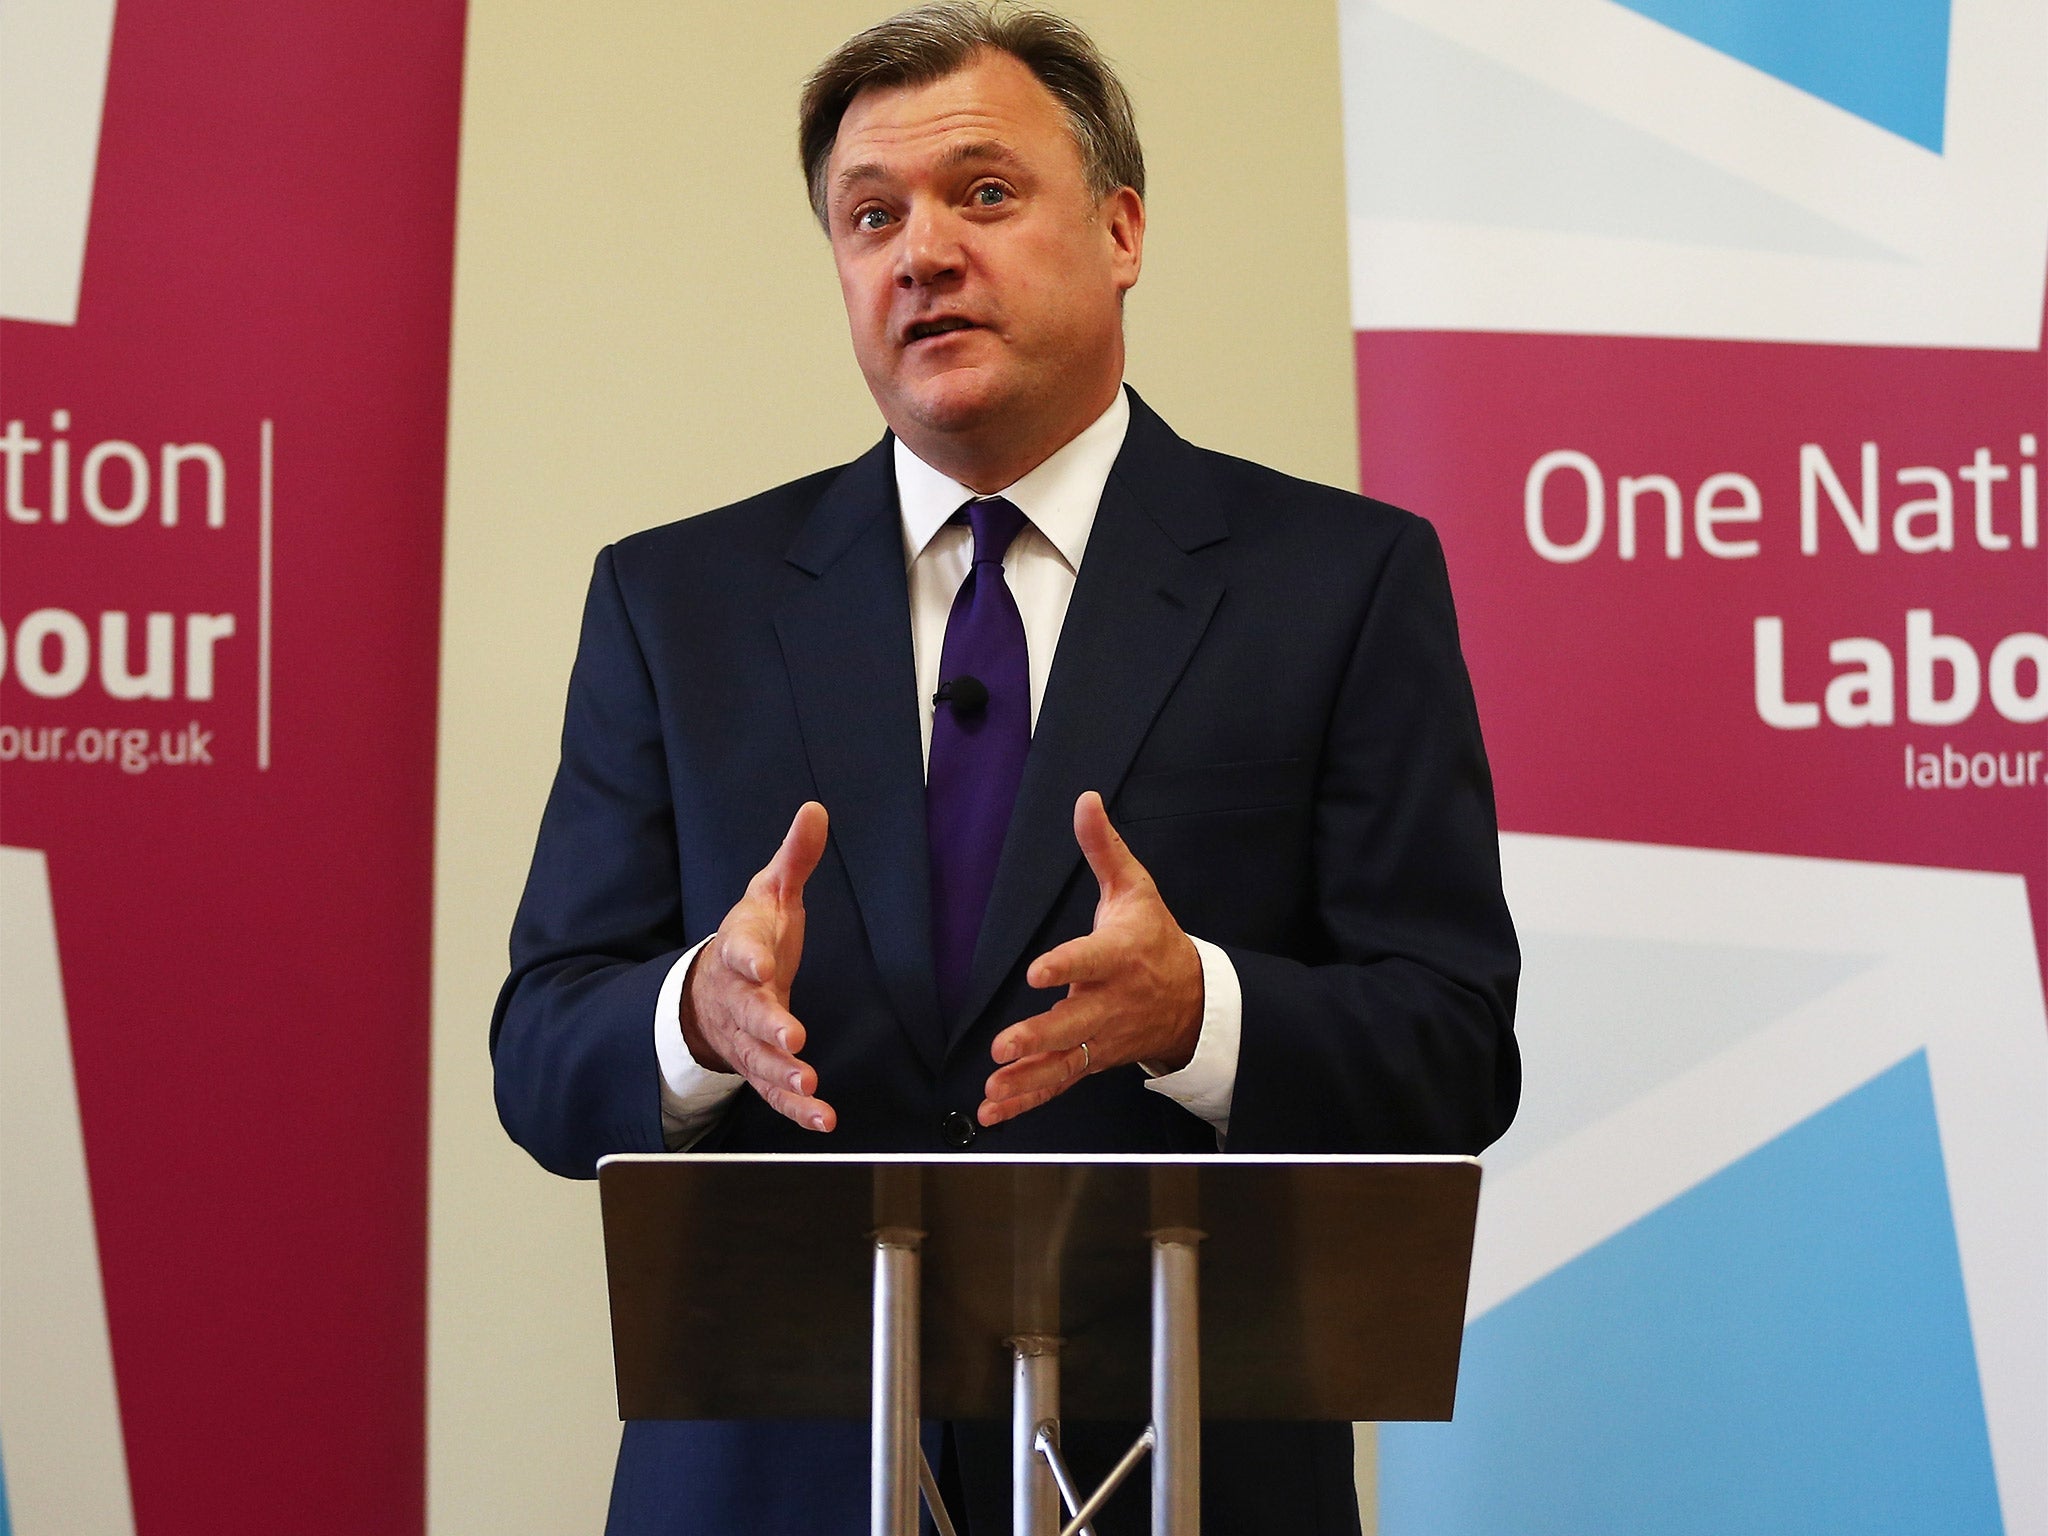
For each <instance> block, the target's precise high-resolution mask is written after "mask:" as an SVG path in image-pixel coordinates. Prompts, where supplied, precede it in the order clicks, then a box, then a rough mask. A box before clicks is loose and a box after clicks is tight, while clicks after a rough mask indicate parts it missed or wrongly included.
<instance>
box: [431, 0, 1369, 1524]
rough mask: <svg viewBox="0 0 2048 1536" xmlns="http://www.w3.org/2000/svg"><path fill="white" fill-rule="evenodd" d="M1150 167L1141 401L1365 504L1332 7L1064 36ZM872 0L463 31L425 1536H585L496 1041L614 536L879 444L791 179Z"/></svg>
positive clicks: (573, 1346)
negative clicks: (827, 72)
mask: <svg viewBox="0 0 2048 1536" xmlns="http://www.w3.org/2000/svg"><path fill="white" fill-rule="evenodd" d="M1067 9H1068V11H1069V13H1070V14H1072V15H1074V16H1075V17H1076V18H1077V19H1079V20H1080V21H1082V22H1083V23H1084V24H1086V25H1087V26H1089V27H1090V28H1091V30H1093V31H1094V32H1095V34H1096V36H1097V38H1098V40H1099V41H1100V42H1101V43H1102V44H1103V46H1104V48H1105V49H1106V51H1107V52H1108V53H1109V54H1110V55H1111V57H1112V58H1114V59H1115V60H1116V61H1117V62H1118V64H1119V65H1120V66H1121V68H1122V69H1123V71H1124V73H1125V76H1126V79H1127V80H1128V83H1129V84H1130V86H1131V90H1132V93H1133V95H1134V96H1135V98H1136V100H1137V104H1138V112H1139V122H1140V127H1141V129H1142V130H1143V133H1144V136H1145V142H1146V147H1147V151H1148V160H1149V165H1150V170H1151V179H1152V188H1151V197H1150V200H1149V201H1150V217H1151V231H1150V236H1149V240H1148V245H1147V251H1146V255H1147V265H1146V271H1145V275H1144V280H1143V282H1142V283H1141V285H1140V286H1139V288H1138V290H1137V291H1136V293H1135V294H1134V295H1133V297H1132V300H1131V305H1130V310H1129V315H1130V329H1131V337H1132V347H1131V371H1130V377H1131V381H1132V382H1133V383H1134V384H1135V385H1136V386H1137V387H1138V388H1139V389H1140V390H1141V391H1143V392H1144V394H1145V396H1146V398H1147V399H1148V400H1150V401H1151V402H1152V404H1153V405H1155V406H1156V407H1157V408H1158V409H1159V410H1160V411H1161V412H1162V413H1163V414H1164V415H1165V416H1166V418H1167V419H1168V420H1169V421H1171V422H1172V423H1173V424H1174V425H1175V426H1176V427H1177V428H1178V429H1179V430H1180V431H1181V432H1182V433H1183V434H1184V435H1186V436H1188V437H1190V438H1192V439H1194V440H1195V441H1197V442H1201V443H1204V444H1207V445H1209V446H1212V447H1218V448H1223V449H1227V450H1229V451H1232V452H1236V453H1242V454H1245V455H1248V456H1251V457H1254V458H1258V459H1262V460H1264V461H1266V462H1268V463H1271V464H1274V465H1276V466H1278V467H1280V468H1283V469H1287V470H1290V471H1293V472H1294V473H1297V474H1302V475H1308V476H1312V477H1315V478H1318V479H1323V480H1328V481H1330V482H1332V483H1335V484H1341V485H1350V484H1352V483H1354V481H1355V478H1356V448H1355V428H1354V404H1353V399H1354V396H1353V387H1352V377H1351V345H1350V325H1349V318H1348V314H1349V311H1348V306H1347V303H1346V297H1345V290H1344V284H1345V260H1344V210H1343V186H1344V178H1343V167H1342V165H1341V150H1340V135H1339V129H1338V99H1337V51H1336V41H1337V40H1336V5H1335V3H1334V0H1306V3H1304V0H1297V3H1292V4H1284V5H1273V4H1264V5H1260V4H1252V3H1248V0H1247V3H1228V0H1211V3H1206V4H1204V3H1195V4H1183V5H1174V6H1166V5H1160V4H1158V3H1156V0H1152V3H1146V0H1102V3H1094V4H1086V5H1074V6H1069V7H1067ZM883 14H886V0H885V4H884V5H882V6H877V5H869V4H847V3H842V0H830V3H827V0H813V3H809V4H805V5H801V6H794V5H792V6H786V7H785V6H774V7H771V6H760V5H754V6H731V5H712V4H708V3H702V0H695V3H684V0H613V3H609V4H601V5H564V4H559V3H558V4H541V3H539V0H471V4H470V33H469V62H468V74H467V81H466V86H465V91H466V97H465V105H464V124H463V159H462V192H461V208H460V234H459V238H458V249H457V260H456V294H455V362H454V382H453V400H452V406H453V409H452V416H451V424H450V442H449V450H450V451H449V471H448V546H447V548H448V560H447V577H446V593H445V600H446V613H445V622H444V631H443V655H442V668H443V676H442V714H441V755H440V782H439V793H440V803H439V826H438V838H437V845H436V856H437V861H438V862H437V876H438V879H437V891H436V909H435V977H434V1021H435V1024H434V1100H433V1113H434V1135H433V1228H432V1260H431V1262H432V1274H431V1305H430V1394H429V1413H428V1418H429V1423H428V1457H429V1464H428V1496H429V1513H430V1529H431V1530H432V1531H433V1532H434V1536H456V1533H469V1532H476V1533H486V1532H488V1533H490V1536H522V1533H527V1532H532V1533H536V1536H538V1533H548V1536H558V1533H563V1532H572V1531H592V1532H594V1531H596V1530H597V1529H598V1528H599V1526H600V1524H601V1521H602V1515H603V1509H604V1495H605V1488H606V1484H607V1479H608V1475H609V1470H610V1458H611V1455H612V1452H613V1450H614V1448H615V1446H616V1444H617V1436H618V1428H617V1424H616V1422H615V1419H614V1406H613V1403H612V1400H611V1396H610V1393H611V1382H610V1375H609V1366H608V1360H607V1340H606V1334H605V1319H604V1289H603V1272H602V1266H601V1263H600V1257H599V1253H598V1234H597V1213H596V1200H595V1192H594V1190H593V1189H592V1188H591V1187H590V1186H587V1185H580V1184H570V1183H566V1182H564V1181H561V1180H557V1179H554V1178H552V1177H550V1176H549V1175H547V1174H545V1173H542V1172H541V1171H540V1170H539V1169H538V1168H536V1167H535V1166H534V1165H533V1164H532V1163H530V1162H529V1161H528V1160H527V1159H526V1157H525V1156H524V1154H522V1153H520V1152H519V1151H518V1150H517V1149H515V1148H514V1147H512V1146H511V1144H510V1143H509V1142H507V1141H506V1139H505V1138H504V1136H503V1134H502V1133H501V1132H500V1131H499V1129H498V1126H497V1121H496V1118H495V1115H494V1112H493V1110H492V1106H491V1086H490V1072H489V1064H488V1061H487V1060H486V1054H485V1027H486V1021H487V1020H488V1017H489V1014H490V1007H491V1000H492V997H493V994H494V993H495V991H496V988H497V984H498V981H499V979H500V977H501V975H502V972H503V967H504V963H505V931H506V928H507V925H508V923H509V921H510V918H511V913H512V907H513V904H514V902H515V901H516V899H517V896H518V891H519V886H520V882H521V880H522V878H523V876H524V873H525V865H526V860H527V857H528V855H529V853H530V852H531V849H532V843H533V833H534V828H535V825H536V824H537V822H538V819H539V815H540V807H541V802H542V799H543V797H544V796H545V793H546V789H547V783H548V778H549V775H550V773H551V772H552V770H553V767H554V757H555V742H556V735H557V732H558V731H559V729H560V721H561V700H562V690H563V686H564V683H565V680H566V678H567V675H568V669H569V661H570V655H571V651H572V648H573V646H574V642H575V626H576V620H577V615H578V612H579V609H580V606H581V600H582V595H583V584H584V581H585V579H586V576H587V574H588V571H589V564H590V560H591V558H592V556H593V555H594V554H595V553H596V551H597V549H598V547H599V546H600V545H601V544H603V543H604V542H605V541H607V540H609V539H612V538H615V537H617V536H619V535H620V534H623V533H625V532H627V531H629V530H631V529H635V528H640V527H644V526H647V525H648V524H651V523H656V522H661V521H665V520H667V519H670V518H674V517H679V516H683V515H686V514H688V513H692V512H698V511H702V510H704V509H705V508H707V507H712V506H716V505H718V504H720V503H721V502H724V501H728V500H731V499H734V498H736V497H739V496H742V495H745V494H747V493H749V492H752V491H755V490H758V489H760V488H762V487H763V486H765V485H768V484H772V483H774V482H776V481H779V480H783V479H787V478H790V477H792V476H795V475H797V474H800V473H803V472H805V471H808V470H811V469H814V468H818V467H821V466H823V465H827V464H831V463H834V462H837V461H839V460H842V459H845V458H847V457H850V456H851V455H853V454H854V453H856V452H858V451H859V450H860V449H861V448H863V447H865V446H866V445H867V444H868V443H869V442H871V441H872V440H873V439H874V437H875V436H876V435H877V434H878V432H879V431H880V422H879V419H878V418H877V417H876V415H875V413H874V409H873V406H872V405H871V403H870V402H869V400H868V398H867V396H866V393H865V391H864V390H863V388H862V386H861V383H860V379H859V375H858V374H857V373H856V372H855V370H854V367H853V363H852V360H851V356H850V354H849V352H848V349H847V346H846V343H845V340H844V329H843V321H842V319H841V316H840V314H839V309H838V294H837V290H836V288H835V286H834V284H833V281H832V276H831V270H830V265H829V262H828V260H827V257H826V252H825V247H824V241H823V237H822V236H821V235H820V234H819V233H818V231H817V230H816V228H815V227H814V226H813V225H812V224H811V223H810V221H809V215H808V211H807V209H806V208H805V205H804V201H803V194H802V188H801V185H800V182H799V179H798V176H797V173H796V170H795V167H794V149H793V147H792V144H793V138H794V133H793V125H792V116H793V109H794V102H795V97H796V92H797V88H798V85H799V83H800V81H801V80H802V78H803V75H804V73H805V71H806V70H807V69H808V68H809V67H810V66H811V65H813V64H814V63H816V61H817V60H818V59H819V58H820V57H821V56H822V55H823V54H824V53H825V52H826V51H827V50H828V49H829V48H830V47H831V46H832V45H833V44H834V43H836V42H837V41H839V40H840V39H841V38H842V37H844V36H845V35H846V34H847V33H849V32H851V31H853V30H854V29H856V28H857V27H859V26H861V25H863V24H865V23H867V22H870V21H873V20H875V19H878V18H879V17H880V16H881V15H883Z"/></svg>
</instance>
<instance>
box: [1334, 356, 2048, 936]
mask: <svg viewBox="0 0 2048 1536" xmlns="http://www.w3.org/2000/svg"><path fill="white" fill-rule="evenodd" d="M2044 358H2048V354H2044V353H2043V352H2042V351H2040V350H2035V351H1965V350H1947V349H1934V348H1912V349H1893V348H1885V347H1867V346H1864V347H1847V346H1844V347H1831V346H1810V345H1793V344H1785V343H1763V342H1721V341H1696V340H1664V339H1647V338H1636V337H1601V336H1541V335H1514V334H1490V333H1483V332H1473V333H1457V332H1433V333H1432V332H1395V331H1366V332H1360V333H1359V335H1358V370H1359V372H1358V377H1359V420H1360V424H1361V426H1360V433H1361V442H1362V453H1363V458H1364V466H1365V469H1364V478H1365V483H1366V484H1367V485H1369V486H1371V487H1372V488H1373V490H1374V492H1375V494H1378V495H1382V496H1385V497H1387V498H1388V499H1389V500H1392V501H1396V502H1400V503H1402V504H1405V505H1407V506H1411V507H1414V508H1416V509H1418V510H1420V511H1422V512H1425V513H1426V514H1428V515H1429V516H1430V517H1431V518H1433V519H1434V520H1435V521H1436V523H1437V526H1438V528H1439V529H1440V530H1441V532H1442V534H1443V537H1444V543H1445V545H1446V548H1447V551H1448V555H1449V559H1450V562H1451V569H1452V572H1453V575H1454V576H1455V578H1456V579H1457V581H1458V590H1459V592H1460V594H1461V596H1462V598H1463V601H1462V602H1461V604H1460V610H1459V617H1460V622H1461V624H1462V625H1463V628H1464V633H1465V642H1466V654H1467V656H1468V657H1469V659H1470V662H1471V666H1472V672H1473V678H1474V683H1475V686H1476V687H1477V689H1478V692H1479V697H1480V701H1481V704H1482V706H1483V709H1484V712H1485V720H1486V740H1487V748H1488V750H1489V752H1490V753H1491V755H1492V758H1493V762H1494V767H1495V772H1496V774H1497V776H1498V780H1499V786H1498V787H1499V795H1500V808H1501V823H1502V825H1503V827H1505V828H1507V829H1509V830H1511V831H1518V832H1542V833H1556V834H1565V835H1572V836H1580V837H1598V838H1618V839H1625V840H1630V841H1638V842H1648V843H1666V844H1685V845H1690V846H1695V847H1712V848H1735V849H1745V850H1750V851H1755V852H1766V853H1789V854H1804V855H1814V856H1822V857H1831V858H1842V859H1861V860H1878V861H1884V862H1889V863H1901V864H1924V865H1936V866H1942V867H1947V868H1957V869H1976V870H1997V871H2006V872H2011V873H2014V874H2019V875H2024V876H2025V877H2026V879H2027V881H2028V887H2029V892H2030V894H2031V897H2032V904H2033V916H2034V925H2035V934H2036V941H2037V944H2036V947H2037V951H2038V952H2039V953H2041V954H2044V955H2048V888H2044V885H2043V881H2044V879H2048V750H2044V749H2048V728H2044V725H2043V721H2044V719H2048V640H2043V639H2042V637H2041V636H2042V631H2043V629H2044V628H2048V622H2044V621H2048V543H2044V534H2043V530H2042V526H2041V519H2042V502H2041V490H2040V481H2041V467H2040V466H2041V463H2042V452H2041V444H2042V443H2043V441H2044V440H2048V361H2044Z"/></svg>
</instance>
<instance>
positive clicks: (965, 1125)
mask: <svg viewBox="0 0 2048 1536" xmlns="http://www.w3.org/2000/svg"><path fill="white" fill-rule="evenodd" d="M974 1137H975V1125H974V1121H973V1120H972V1118H970V1117H969V1116H967V1115H963V1114H962V1113H960V1111H959V1110H957V1109H949V1110H947V1111H946V1112H945V1113H944V1114H943V1115H941V1116H939V1140H941V1141H943V1142H944V1143H945V1144H946V1145H947V1146H949V1147H952V1148H953V1149H955V1150H956V1151H959V1150H963V1149H965V1148H967V1147H969V1146H972V1145H973V1144H974Z"/></svg>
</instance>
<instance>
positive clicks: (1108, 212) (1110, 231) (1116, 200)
mask: <svg viewBox="0 0 2048 1536" xmlns="http://www.w3.org/2000/svg"><path fill="white" fill-rule="evenodd" d="M1102 227H1103V232H1104V233H1105V234H1106V235H1108V236H1109V241H1110V266H1111V270H1112V272H1113V273H1114V275H1115V277H1116V285H1117V287H1118V289H1120V290H1122V291H1125V292H1128V291H1129V290H1130V289H1132V288H1134V287H1136V286H1137V282H1138V272H1139V270H1140V269H1141V268H1142V267H1143V266H1144V265H1145V199H1143V198H1142V197H1140V196H1138V194H1137V193H1136V192H1134V191H1133V190H1132V189H1131V188H1129V187H1118V188H1117V189H1116V190H1115V191H1114V192H1112V193H1110V194H1109V196H1107V197H1105V198H1104V199H1103V200H1102Z"/></svg>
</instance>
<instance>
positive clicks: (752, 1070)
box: [718, 992, 838, 1131]
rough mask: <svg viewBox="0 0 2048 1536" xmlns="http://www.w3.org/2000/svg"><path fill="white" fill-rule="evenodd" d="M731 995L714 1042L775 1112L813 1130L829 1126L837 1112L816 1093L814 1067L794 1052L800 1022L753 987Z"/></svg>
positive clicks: (798, 1043)
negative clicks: (734, 997)
mask: <svg viewBox="0 0 2048 1536" xmlns="http://www.w3.org/2000/svg"><path fill="white" fill-rule="evenodd" d="M736 1001H737V1004H738V1005H737V1006H736V1007H734V1008H732V1009H731V1010H730V1011H729V1012H728V1013H727V1015H726V1018H725V1021H724V1022H725V1025H726V1028H725V1029H724V1030H722V1031H720V1035H721V1036H722V1038H720V1039H719V1042H718V1043H719V1047H720V1050H721V1052H722V1054H723V1055H724V1057H725V1059H726V1061H727V1062H728V1063H729V1064H730V1065H731V1067H732V1069H733V1070H734V1071H735V1072H738V1073H739V1074H740V1075H741V1076H742V1077H744V1078H745V1079H746V1080H747V1082H748V1083H749V1085H751V1086H752V1088H753V1089H754V1091H755V1092H756V1093H758V1094H760V1095H761V1097H762V1099H763V1100H765V1101H766V1102H767V1104H768V1106H769V1107H770V1108H771V1109H773V1110H775V1111H776V1113H778V1114H781V1115H784V1116H787V1117H788V1118H789V1119H791V1120H794V1121H795V1122H796V1123H797V1124H798V1125H802V1126H807V1127H809V1128H810V1129H811V1130H814V1131H829V1130H831V1129H832V1127H833V1126H834V1125H836V1124H837V1123H838V1115H837V1113H836V1112H835V1111H834V1110H833V1108H832V1106H831V1105H830V1104H827V1103H826V1102H825V1101H824V1100H823V1099H820V1098H818V1097H817V1089H818V1074H817V1072H816V1071H815V1070H814V1069H813V1068H812V1067H811V1065H810V1063H809V1062H806V1061H803V1060H801V1059H799V1058H798V1056H797V1055H796V1052H798V1051H800V1050H802V1049H803V1046H804V1039H805V1035H804V1027H803V1025H802V1024H800V1023H799V1022H798V1021H797V1019H796V1018H795V1016H794V1015H792V1014H791V1013H790V1012H789V1011H788V1010H787V1009H785V1008H781V1007H778V1006H777V1005H776V1004H774V1003H773V1002H770V1001H768V1000H767V999H765V998H763V997H761V996H760V994H758V993H753V992H750V993H749V994H747V995H745V996H743V997H742V998H740V999H737V1000H736Z"/></svg>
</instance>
